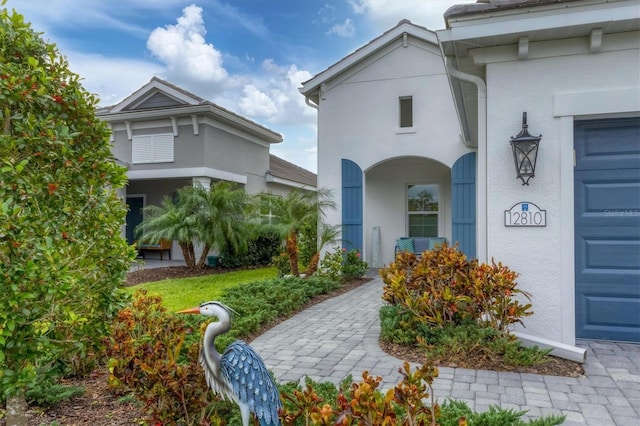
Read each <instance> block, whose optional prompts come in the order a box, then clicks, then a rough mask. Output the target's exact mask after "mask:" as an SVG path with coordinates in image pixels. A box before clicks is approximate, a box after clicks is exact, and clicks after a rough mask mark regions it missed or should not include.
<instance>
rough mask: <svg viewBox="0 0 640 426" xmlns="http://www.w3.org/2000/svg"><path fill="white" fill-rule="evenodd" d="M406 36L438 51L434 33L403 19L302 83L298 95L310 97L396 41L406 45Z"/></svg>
mask: <svg viewBox="0 0 640 426" xmlns="http://www.w3.org/2000/svg"><path fill="white" fill-rule="evenodd" d="M407 36H412V37H415V38H417V39H419V40H423V41H425V42H427V43H430V44H433V45H434V46H436V48H438V49H439V47H438V46H439V45H438V38H437V36H436V33H435V32H433V31H431V30H428V29H427V28H425V27H421V26H419V25H415V24H412V23H411V21H409V20H407V19H403V20H402V21H400V22H399V23H398V25H396V26H395V27H393V28H391V29H390V30H389V31H387V32H385V33H384V34H382V35H381V36H380V37H378V38H376V39H374V40H372V41H371V42H369V43H368V44H366V45H365V46H363V47H361V48H360V49H358V50H356V51H355V52H353V53H351V54H350V55H349V56H347V57H345V58H343V59H342V60H340V61H339V62H337V63H335V64H333V65H331V66H330V67H329V68H327V69H326V70H324V71H322V72H321V73H319V74H316V75H315V76H314V77H313V78H312V79H311V80H308V81H306V82H304V83H302V88H300V89H299V90H300V93H302V94H303V95H305V96H311V95H312V93H313V92H316V91H318V90H321V89H320V88H321V85H322V84H324V83H325V82H327V81H328V80H330V79H332V78H334V77H336V76H338V75H339V74H341V73H343V72H345V71H346V70H348V69H349V68H351V67H353V66H354V65H356V64H358V63H359V62H361V61H363V60H365V59H367V58H368V57H369V56H371V55H373V54H374V53H376V52H378V51H379V50H381V49H383V48H384V47H386V46H388V45H389V44H391V43H393V42H395V41H397V40H402V41H403V42H404V43H406V42H407Z"/></svg>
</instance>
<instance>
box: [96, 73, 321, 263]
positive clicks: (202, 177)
mask: <svg viewBox="0 0 640 426" xmlns="http://www.w3.org/2000/svg"><path fill="white" fill-rule="evenodd" d="M97 116H98V118H100V119H101V120H104V121H106V122H107V123H109V125H110V127H111V129H112V141H113V155H114V157H115V158H116V159H117V160H118V161H119V162H120V163H121V164H123V165H124V166H125V167H126V168H127V177H128V178H129V182H128V185H127V187H126V190H125V191H126V193H125V194H123V197H124V198H126V202H127V204H128V205H129V213H128V214H127V224H126V237H127V239H128V241H129V242H130V243H132V242H133V241H134V240H135V236H134V233H133V229H134V228H135V226H136V225H137V224H139V223H140V222H141V221H142V212H141V208H142V207H144V206H146V205H149V204H154V205H160V204H161V203H162V199H163V198H164V197H165V196H172V195H173V194H174V192H175V191H176V190H177V189H179V188H182V187H184V186H187V185H193V184H196V183H198V184H201V185H203V186H204V187H209V186H210V184H211V183H212V182H214V181H218V180H225V181H230V182H234V183H237V184H239V185H242V186H243V187H244V188H245V189H246V191H247V192H248V193H250V194H256V193H260V192H270V193H273V194H285V193H287V192H289V191H291V190H292V189H293V188H304V189H309V190H315V188H316V184H317V182H316V175H315V174H314V173H312V172H310V171H308V170H305V169H303V168H300V167H298V166H295V165H294V164H292V163H289V162H287V161H285V160H283V159H281V158H278V157H276V156H274V155H271V154H270V153H269V148H270V146H271V144H274V143H280V142H282V136H281V135H280V134H279V133H276V132H274V131H273V130H270V129H268V128H266V127H264V126H262V125H260V124H258V123H255V122H253V121H251V120H248V119H247V118H244V117H242V116H240V115H238V114H235V113H233V112H231V111H229V110H226V109H224V108H222V107H220V106H218V105H216V104H214V103H212V102H209V101H207V100H204V99H202V98H200V97H198V96H196V95H194V94H192V93H189V92H187V91H185V90H183V89H181V88H179V87H176V86H174V85H172V84H170V83H168V82H166V81H164V80H161V79H159V78H157V77H153V78H152V79H151V81H149V83H147V84H146V85H144V86H143V87H141V88H140V89H139V90H137V91H136V92H134V93H133V94H131V95H130V96H128V97H127V98H126V99H124V100H123V101H121V102H120V103H118V104H117V105H114V106H111V107H106V108H101V109H99V110H98V111H97ZM174 246H175V243H174ZM175 248H177V246H175V247H174V249H173V250H172V255H173V258H174V259H175V258H178V259H179V258H180V256H181V255H182V253H181V251H180V250H177V249H175Z"/></svg>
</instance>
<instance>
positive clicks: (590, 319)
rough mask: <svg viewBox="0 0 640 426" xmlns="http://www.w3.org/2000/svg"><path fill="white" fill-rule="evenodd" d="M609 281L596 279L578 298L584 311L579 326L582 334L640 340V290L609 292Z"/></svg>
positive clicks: (593, 336)
mask: <svg viewBox="0 0 640 426" xmlns="http://www.w3.org/2000/svg"><path fill="white" fill-rule="evenodd" d="M610 289H611V287H610V286H607V285H606V283H593V284H592V285H590V286H587V287H586V288H585V289H584V292H583V293H582V294H581V295H580V298H579V299H578V304H580V305H582V306H581V311H583V312H586V315H585V316H584V317H583V318H579V321H578V324H577V326H578V329H579V330H581V331H582V334H584V336H583V337H592V338H598V339H612V340H631V341H640V340H639V339H640V294H636V295H635V296H629V295H628V294H617V293H615V292H610V291H607V290H610Z"/></svg>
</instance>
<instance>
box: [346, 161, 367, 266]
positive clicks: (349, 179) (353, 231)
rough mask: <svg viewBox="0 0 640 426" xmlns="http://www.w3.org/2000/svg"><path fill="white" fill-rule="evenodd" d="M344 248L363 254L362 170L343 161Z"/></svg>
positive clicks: (354, 164)
mask: <svg viewBox="0 0 640 426" xmlns="http://www.w3.org/2000/svg"><path fill="white" fill-rule="evenodd" d="M342 247H343V248H346V249H347V250H359V251H360V252H361V253H362V169H361V168H360V166H358V165H357V164H356V163H354V162H353V161H351V160H347V159H345V158H343V159H342Z"/></svg>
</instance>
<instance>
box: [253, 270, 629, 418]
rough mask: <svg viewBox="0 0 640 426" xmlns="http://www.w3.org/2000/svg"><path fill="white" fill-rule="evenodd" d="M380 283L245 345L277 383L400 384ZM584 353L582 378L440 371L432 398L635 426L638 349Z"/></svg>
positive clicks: (595, 348)
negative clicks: (384, 330) (384, 342)
mask: <svg viewBox="0 0 640 426" xmlns="http://www.w3.org/2000/svg"><path fill="white" fill-rule="evenodd" d="M381 296H382V281H381V279H380V278H376V279H374V280H373V281H371V282H369V283H367V284H365V285H362V286H360V287H358V288H356V289H354V290H352V291H350V292H348V293H345V294H343V295H340V296H338V297H335V298H332V299H329V300H327V301H325V302H323V303H320V304H317V305H314V306H312V307H310V308H308V309H306V310H304V311H302V312H301V313H299V314H297V315H296V316H294V317H293V318H290V319H289V320H287V321H285V322H282V323H280V324H279V325H277V326H276V327H274V328H272V329H271V330H269V331H268V332H267V333H265V334H263V335H261V336H260V337H258V338H257V339H255V340H254V341H253V342H252V343H251V345H252V346H253V347H254V348H255V349H256V350H257V351H258V353H260V355H261V356H262V358H263V359H264V361H265V363H266V364H267V367H268V368H269V369H271V370H272V371H273V372H274V374H275V376H276V378H277V379H278V381H280V382H287V381H299V380H301V379H302V378H304V377H305V376H309V377H311V378H312V379H314V380H317V381H331V382H333V383H338V382H340V381H341V380H342V379H344V378H345V377H346V376H347V375H348V374H352V375H353V378H354V380H356V381H359V380H360V378H361V375H362V372H363V371H365V370H368V371H369V373H370V374H371V375H373V376H381V377H383V382H382V386H383V388H385V389H387V388H391V387H392V386H393V385H395V383H397V382H398V381H399V380H400V374H399V373H398V371H397V370H398V368H399V367H401V366H402V361H401V360H398V359H396V358H394V357H391V356H389V355H387V354H386V353H385V352H383V351H382V350H381V349H380V347H379V346H378V336H379V334H380V324H379V320H378V310H379V308H380V306H381V305H382V303H383V302H382V300H381ZM579 346H581V347H583V348H586V349H587V362H586V364H585V366H584V367H585V371H586V377H579V378H571V377H555V376H541V375H536V374H519V373H508V372H495V371H484V370H469V369H463V368H455V369H454V368H440V375H439V377H438V378H437V379H436V381H435V382H434V391H435V392H434V394H435V397H436V398H437V400H438V401H440V402H443V401H444V400H445V399H446V398H449V397H450V398H454V399H459V400H464V401H466V402H467V403H468V405H469V406H470V407H471V408H472V409H474V410H476V411H484V410H486V409H487V408H488V407H489V406H490V405H499V406H500V407H502V408H513V409H515V410H528V413H527V415H526V416H525V418H535V417H540V416H543V415H548V414H566V415H567V419H566V422H565V423H564V425H567V426H573V425H585V424H586V425H597V426H607V425H617V426H627V425H629V426H638V425H640V345H635V344H623V343H613V342H594V341H580V342H579Z"/></svg>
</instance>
